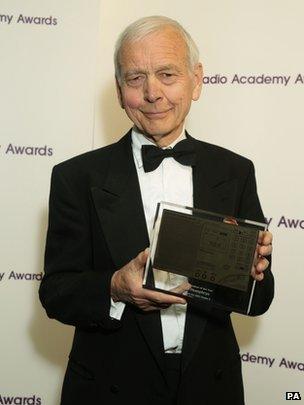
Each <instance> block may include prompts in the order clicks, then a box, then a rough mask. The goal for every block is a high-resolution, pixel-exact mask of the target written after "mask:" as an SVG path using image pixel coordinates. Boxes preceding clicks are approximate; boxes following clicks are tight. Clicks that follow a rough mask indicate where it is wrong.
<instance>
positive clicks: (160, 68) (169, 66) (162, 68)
mask: <svg viewBox="0 0 304 405" xmlns="http://www.w3.org/2000/svg"><path fill="white" fill-rule="evenodd" d="M163 70H175V71H177V72H180V69H179V68H178V67H177V66H176V65H174V64H173V63H171V64H169V65H163V66H159V67H158V68H157V70H156V71H157V72H161V71H163Z"/></svg>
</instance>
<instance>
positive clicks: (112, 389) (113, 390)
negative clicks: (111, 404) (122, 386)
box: [110, 384, 119, 394]
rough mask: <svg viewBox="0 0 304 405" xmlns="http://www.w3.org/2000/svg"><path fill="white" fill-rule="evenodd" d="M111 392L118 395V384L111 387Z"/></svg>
mask: <svg viewBox="0 0 304 405" xmlns="http://www.w3.org/2000/svg"><path fill="white" fill-rule="evenodd" d="M110 391H111V392H113V394H117V392H119V387H118V385H116V384H113V385H111V387H110Z"/></svg>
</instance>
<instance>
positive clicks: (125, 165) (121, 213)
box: [91, 133, 164, 370]
mask: <svg viewBox="0 0 304 405" xmlns="http://www.w3.org/2000/svg"><path fill="white" fill-rule="evenodd" d="M91 191H92V196H93V200H94V204H95V208H96V211H97V215H98V219H99V221H100V223H101V227H102V230H103V232H104V236H105V239H106V241H107V245H108V248H109V250H110V253H111V256H112V259H113V262H114V264H115V267H116V269H119V268H121V267H122V266H123V265H125V264H126V263H128V262H129V261H130V260H131V259H132V258H134V257H135V256H137V254H138V253H139V252H140V251H142V250H144V249H145V248H146V247H148V246H149V237H148V232H147V227H146V221H145V214H144V209H143V204H142V199H141V193H140V186H139V182H138V176H137V172H136V167H135V164H134V160H133V154H132V146H131V133H129V134H127V135H126V136H125V137H124V138H122V139H121V140H120V141H119V142H118V143H117V144H116V146H115V147H114V150H113V154H112V156H111V164H110V167H109V171H108V176H107V179H106V182H105V183H104V185H103V187H102V188H99V187H94V188H92V190H91ZM136 318H137V321H138V325H139V327H140V329H141V332H142V334H143V336H144V338H145V340H146V342H147V344H148V346H149V348H150V350H151V352H152V353H153V355H154V357H155V359H156V361H157V363H158V364H159V366H160V368H161V370H163V366H164V365H163V356H162V354H163V338H162V329H161V321H160V315H159V312H157V311H155V312H151V313H149V314H147V313H143V312H140V311H138V312H136Z"/></svg>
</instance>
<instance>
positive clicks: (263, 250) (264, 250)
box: [257, 245, 272, 256]
mask: <svg viewBox="0 0 304 405" xmlns="http://www.w3.org/2000/svg"><path fill="white" fill-rule="evenodd" d="M257 250H258V253H259V255H261V256H269V255H271V253H272V245H267V246H264V245H262V246H260V245H258V247H257Z"/></svg>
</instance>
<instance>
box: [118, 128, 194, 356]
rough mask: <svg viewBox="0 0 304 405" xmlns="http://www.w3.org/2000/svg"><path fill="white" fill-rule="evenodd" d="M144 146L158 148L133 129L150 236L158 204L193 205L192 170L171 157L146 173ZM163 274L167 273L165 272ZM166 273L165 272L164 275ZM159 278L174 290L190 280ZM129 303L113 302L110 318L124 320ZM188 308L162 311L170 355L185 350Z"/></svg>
mask: <svg viewBox="0 0 304 405" xmlns="http://www.w3.org/2000/svg"><path fill="white" fill-rule="evenodd" d="M185 138H186V136H185V131H184V130H183V132H182V134H181V135H180V136H179V137H178V138H177V139H176V140H175V141H174V142H172V144H170V145H169V146H167V147H166V148H173V147H174V146H175V144H176V143H178V142H179V141H181V140H182V139H185ZM142 145H154V143H153V142H152V141H150V140H149V139H147V138H146V137H145V136H144V135H142V134H141V133H140V132H138V130H137V129H136V128H133V130H132V149H133V157H134V162H135V166H136V170H137V175H138V180H139V185H140V191H141V197H142V201H143V206H144V212H145V218H146V223H147V229H148V232H149V235H150V234H151V230H152V227H153V221H154V216H155V211H156V207H157V203H158V202H160V201H165V202H171V203H175V204H180V205H185V206H188V207H192V206H193V183H192V167H190V166H184V165H181V164H180V163H178V162H177V161H176V160H175V159H174V158H172V157H167V158H165V159H163V161H162V163H161V164H160V165H159V166H158V168H157V169H155V170H154V171H152V172H147V173H145V171H144V168H143V163H142V157H141V147H142ZM162 273H163V272H162ZM163 274H164V273H163ZM154 278H155V285H156V286H157V287H159V288H162V287H165V288H166V289H169V288H173V287H175V286H176V285H177V284H181V283H182V282H184V281H186V278H185V277H183V276H179V275H175V274H172V273H167V276H166V279H164V278H163V277H162V278H159V279H158V278H157V276H155V277H154ZM124 307H125V303H123V302H115V303H114V301H113V300H111V309H110V316H111V317H113V318H116V319H120V318H121V316H122V313H123V311H124ZM186 310H187V305H183V304H173V305H171V306H170V307H169V308H166V309H161V310H160V316H161V323H162V332H163V341H164V350H165V352H166V353H180V352H181V350H182V344H183V336H184V327H185V318H186Z"/></svg>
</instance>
